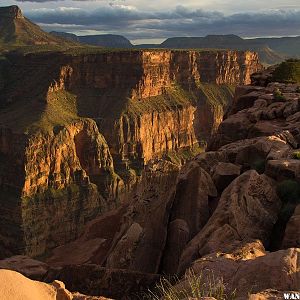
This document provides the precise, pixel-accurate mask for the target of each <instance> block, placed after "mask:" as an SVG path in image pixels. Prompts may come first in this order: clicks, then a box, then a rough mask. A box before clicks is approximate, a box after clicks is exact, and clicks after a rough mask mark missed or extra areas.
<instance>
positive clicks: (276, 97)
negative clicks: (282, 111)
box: [273, 88, 285, 101]
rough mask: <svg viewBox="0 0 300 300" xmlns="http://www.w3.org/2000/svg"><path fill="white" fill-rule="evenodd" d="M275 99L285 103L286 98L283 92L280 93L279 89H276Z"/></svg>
mask: <svg viewBox="0 0 300 300" xmlns="http://www.w3.org/2000/svg"><path fill="white" fill-rule="evenodd" d="M273 95H274V98H275V100H277V101H284V100H285V97H284V96H283V95H282V92H281V91H280V89H279V88H276V89H275V90H274V92H273Z"/></svg>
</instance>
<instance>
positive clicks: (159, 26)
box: [27, 3, 300, 39]
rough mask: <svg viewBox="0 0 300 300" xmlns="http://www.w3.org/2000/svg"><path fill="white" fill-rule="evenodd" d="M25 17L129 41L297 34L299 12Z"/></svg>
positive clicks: (62, 12)
mask: <svg viewBox="0 0 300 300" xmlns="http://www.w3.org/2000/svg"><path fill="white" fill-rule="evenodd" d="M27 15H28V17H29V18H31V19H32V20H33V21H34V22H38V23H40V24H47V29H48V30H50V29H52V28H55V30H58V29H59V26H61V30H62V31H63V30H65V31H69V32H71V31H73V32H75V31H78V29H80V30H93V31H101V32H108V33H119V34H124V35H125V36H127V37H128V38H131V39H142V38H166V37H172V36H203V35H206V34H229V33H233V34H238V35H241V36H265V35H267V36H270V35H300V10H299V9H298V10H297V9H285V10H284V9H280V10H270V11H266V12H258V13H240V14H232V15H229V16H226V15H224V14H222V13H220V12H217V11H206V10H202V9H196V10H191V9H188V8H186V7H184V6H177V7H175V8H174V9H173V10H170V11H156V12H155V11H151V12H149V11H140V10H138V9H136V8H135V7H131V6H126V5H116V4H114V3H110V5H105V6H103V7H102V8H101V9H100V8H98V9H95V10H93V11H89V10H84V9H81V8H56V9H40V10H38V9H37V10H33V11H31V12H30V13H28V14H27ZM51 24H52V25H51ZM59 24H61V25H59ZM51 26H53V27H51ZM66 28H68V30H66Z"/></svg>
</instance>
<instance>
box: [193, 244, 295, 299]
mask: <svg viewBox="0 0 300 300" xmlns="http://www.w3.org/2000/svg"><path fill="white" fill-rule="evenodd" d="M191 270H192V271H193V272H194V273H195V274H202V276H204V278H209V277H208V275H209V274H213V275H214V276H215V277H216V278H222V280H223V282H224V286H225V287H226V289H227V292H228V293H231V292H233V291H235V293H236V296H237V298H238V299H247V296H248V294H249V293H250V292H251V293H253V294H254V293H259V292H263V291H265V290H266V289H272V288H276V290H278V291H292V290H298V289H299V286H300V249H299V248H290V249H287V250H280V251H276V252H272V253H267V254H266V255H262V256H259V257H256V258H253V259H247V260H242V259H238V260H236V259H235V258H233V257H232V256H226V255H224V254H217V253H216V254H213V255H209V256H206V257H203V258H201V259H199V260H197V261H195V262H194V264H193V266H192V268H191ZM191 270H189V272H190V271H191ZM206 275H207V276H206ZM253 297H254V296H253ZM250 299H251V298H250ZM253 299H260V298H253ZM262 299H264V298H262ZM266 299H268V298H266ZM275 299H276V298H275ZM251 300H252V299H251Z"/></svg>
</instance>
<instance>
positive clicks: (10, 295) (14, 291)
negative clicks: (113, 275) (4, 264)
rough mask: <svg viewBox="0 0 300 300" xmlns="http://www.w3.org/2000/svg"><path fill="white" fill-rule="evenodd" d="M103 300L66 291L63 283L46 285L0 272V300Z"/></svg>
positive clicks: (8, 271)
mask: <svg viewBox="0 0 300 300" xmlns="http://www.w3.org/2000/svg"><path fill="white" fill-rule="evenodd" d="M8 299H9V300H105V299H107V298H103V297H89V296H85V295H82V294H79V293H75V294H72V293H71V292H69V291H68V290H66V288H65V285H64V283H62V282H60V281H54V282H53V283H52V284H46V283H43V282H39V281H34V280H30V279H28V278H26V277H25V276H23V275H21V274H20V273H17V272H15V271H10V270H4V269H2V270H0V300H8Z"/></svg>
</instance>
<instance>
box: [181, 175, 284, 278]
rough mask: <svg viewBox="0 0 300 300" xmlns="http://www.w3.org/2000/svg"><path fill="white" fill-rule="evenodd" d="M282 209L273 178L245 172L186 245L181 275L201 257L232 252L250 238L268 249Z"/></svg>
mask: <svg viewBox="0 0 300 300" xmlns="http://www.w3.org/2000/svg"><path fill="white" fill-rule="evenodd" d="M280 208H281V201H280V199H279V198H278V197H277V194H276V186H275V183H274V181H273V180H272V179H271V178H269V177H267V176H266V175H259V174H258V173H257V172H256V171H254V170H250V171H247V172H245V173H243V174H242V175H241V176H239V177H238V178H236V179H235V180H234V181H233V182H232V183H231V184H230V185H229V186H228V187H227V188H226V189H225V190H224V192H223V193H222V196H221V199H220V201H219V204H218V207H217V209H216V210H215V212H214V213H213V215H212V216H211V218H210V219H209V221H208V222H207V224H206V225H205V226H204V228H203V229H202V230H201V231H200V232H199V233H198V234H197V235H196V236H195V237H194V238H193V239H192V240H191V241H190V242H189V244H188V245H187V246H186V248H185V250H184V251H183V253H182V256H181V258H180V262H179V267H178V272H179V273H182V272H184V270H185V269H186V268H187V267H188V266H189V265H190V264H191V263H192V261H194V260H195V259H197V258H199V257H201V256H204V255H206V254H209V253H213V252H217V251H232V250H234V249H235V248H236V247H237V246H238V245H240V243H241V242H243V241H245V240H247V239H260V240H261V241H262V242H263V244H264V245H265V246H268V245H269V242H270V234H271V232H272V228H273V226H274V224H275V223H276V221H277V218H278V213H279V211H280Z"/></svg>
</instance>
